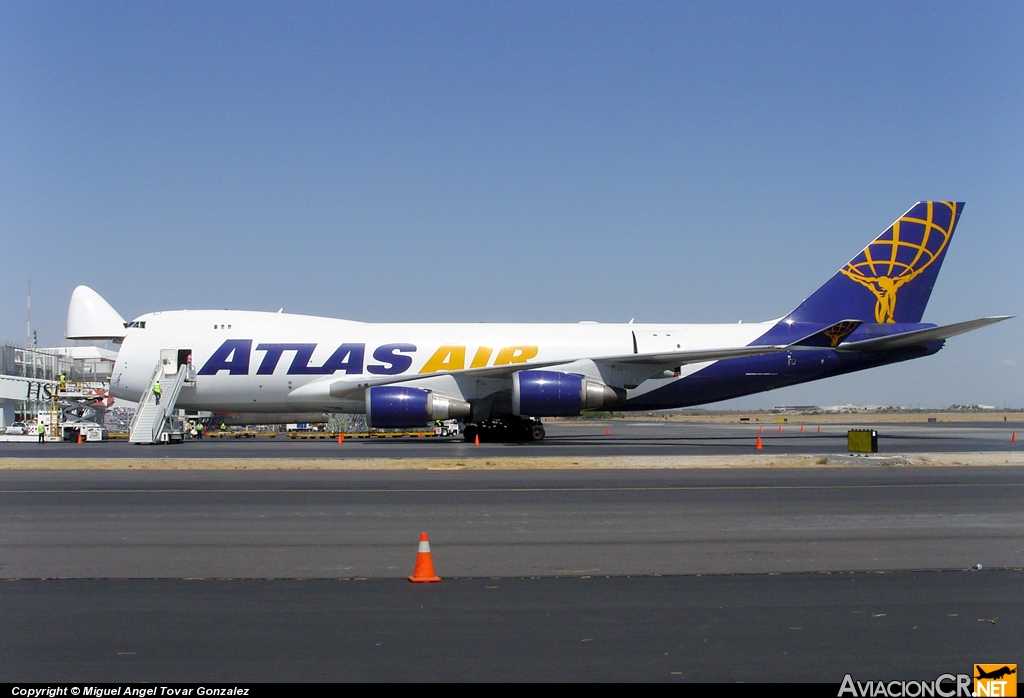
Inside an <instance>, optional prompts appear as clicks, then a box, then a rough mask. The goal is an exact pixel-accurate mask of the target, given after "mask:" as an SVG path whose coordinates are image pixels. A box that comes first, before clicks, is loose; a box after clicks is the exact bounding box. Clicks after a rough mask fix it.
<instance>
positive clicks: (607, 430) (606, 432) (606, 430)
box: [604, 429, 612, 436]
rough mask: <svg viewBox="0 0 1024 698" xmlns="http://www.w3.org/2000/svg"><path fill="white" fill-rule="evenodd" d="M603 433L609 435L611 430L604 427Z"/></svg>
mask: <svg viewBox="0 0 1024 698" xmlns="http://www.w3.org/2000/svg"><path fill="white" fill-rule="evenodd" d="M604 435H605V436H611V435H612V430H611V429H605V430H604Z"/></svg>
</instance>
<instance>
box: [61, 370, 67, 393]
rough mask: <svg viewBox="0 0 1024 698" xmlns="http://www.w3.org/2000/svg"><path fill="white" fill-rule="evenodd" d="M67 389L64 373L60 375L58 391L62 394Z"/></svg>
mask: <svg viewBox="0 0 1024 698" xmlns="http://www.w3.org/2000/svg"><path fill="white" fill-rule="evenodd" d="M67 387H68V377H67V375H65V374H64V373H61V374H60V391H61V392H64V390H66V389H67Z"/></svg>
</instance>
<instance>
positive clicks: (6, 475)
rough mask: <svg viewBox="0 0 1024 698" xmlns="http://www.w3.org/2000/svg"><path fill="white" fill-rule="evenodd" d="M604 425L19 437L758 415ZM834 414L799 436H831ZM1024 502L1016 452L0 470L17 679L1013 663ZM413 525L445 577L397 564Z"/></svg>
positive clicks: (462, 676)
mask: <svg viewBox="0 0 1024 698" xmlns="http://www.w3.org/2000/svg"><path fill="white" fill-rule="evenodd" d="M615 424H618V425H619V427H620V428H621V427H622V426H623V425H622V424H621V423H618V422H616V423H615ZM563 429H564V432H563ZM588 429H589V427H587V428H583V427H577V426H567V427H564V428H560V429H552V432H554V433H553V436H552V439H551V440H550V441H546V442H545V443H543V444H539V445H533V446H521V445H504V444H502V445H497V444H496V445H484V446H481V447H480V448H479V449H476V448H474V447H472V446H471V445H468V444H462V443H453V444H444V443H434V442H430V441H426V440H424V441H423V442H419V441H418V440H416V441H410V442H394V441H390V440H389V441H384V442H376V443H374V442H371V443H367V444H361V443H360V442H355V443H351V444H350V443H346V444H345V445H344V446H342V447H338V446H337V444H334V443H325V442H312V443H311V442H296V443H293V442H285V443H267V442H253V441H238V442H232V441H228V442H208V443H202V444H199V443H192V444H185V445H183V446H182V447H180V448H178V447H132V446H129V445H127V444H124V443H114V444H100V445H82V446H76V445H67V446H64V445H58V446H50V445H46V446H36V445H34V444H33V445H30V446H29V445H25V446H22V445H15V448H16V449H23V448H24V449H28V450H29V452H30V453H33V454H34V453H35V452H36V449H38V451H39V452H43V451H46V452H48V453H46V455H47V456H49V457H52V456H53V455H54V453H55V452H57V453H59V452H66V453H68V454H69V455H72V454H73V455H74V456H77V457H81V456H82V454H84V453H89V454H96V457H101V458H102V457H104V456H106V457H108V458H118V457H122V456H120V455H115V454H122V453H128V454H129V455H130V456H131V457H136V458H137V457H139V455H138V452H139V451H142V452H144V453H154V454H160V453H165V452H171V453H174V455H179V452H180V453H186V452H189V451H191V453H188V455H189V456H194V455H198V454H201V453H210V454H218V455H221V454H222V455H224V457H232V458H238V457H242V458H254V457H262V456H265V455H266V454H267V453H278V454H281V453H283V454H285V456H284V457H288V456H291V457H299V458H302V457H309V458H319V457H323V455H324V454H325V453H328V452H330V453H332V454H337V453H339V451H340V452H343V453H345V454H346V455H345V456H342V457H347V454H348V452H349V451H351V452H356V453H359V455H358V457H360V458H365V457H366V454H367V453H378V452H380V453H386V454H389V457H391V456H394V454H395V453H402V454H416V453H434V452H438V451H444V450H445V449H458V450H459V452H460V453H463V454H466V455H464V456H462V457H467V458H468V457H475V458H486V457H490V456H489V455H488V454H490V455H494V454H496V453H506V454H510V455H512V454H514V455H528V454H529V453H538V452H543V450H544V449H548V450H549V452H548V453H546V454H544V455H558V454H563V453H566V452H567V451H568V452H574V451H573V450H574V449H580V452H583V453H586V454H589V455H598V456H603V455H606V454H607V451H605V450H603V449H612V450H613V451H614V449H617V448H623V449H626V451H627V452H629V453H630V454H634V455H635V454H637V453H639V454H641V455H643V454H657V453H658V451H657V449H666V450H668V451H671V452H682V453H698V454H705V455H707V454H711V455H713V454H715V453H727V452H729V451H730V450H731V449H740V448H743V449H749V446H744V445H743V444H742V441H741V439H742V440H749V438H750V434H751V432H752V431H754V432H756V429H757V427H756V426H755V427H753V428H751V427H748V426H746V425H744V426H742V427H720V428H718V427H716V428H714V429H708V428H707V427H706V425H705V426H700V427H698V426H697V425H682V426H680V425H670V426H667V427H661V426H656V427H647V426H633V427H631V428H630V429H632V431H630V430H627V429H623V433H622V434H621V435H618V436H616V435H614V434H613V436H611V437H605V436H604V428H602V427H601V426H598V427H597V429H590V430H589V431H588ZM833 429H834V433H829V432H825V434H824V436H822V437H817V436H816V434H817V432H814V435H813V436H811V437H810V438H806V433H805V435H801V436H803V437H804V438H803V439H802V440H801V441H800V444H802V446H808V447H811V448H820V450H819V451H815V452H817V453H837V452H838V453H842V452H843V447H844V446H845V429H841V428H836V427H833ZM887 430H889V427H882V428H880V429H879V431H880V432H881V433H882V435H883V438H880V446H882V447H883V448H882V450H886V448H889V447H890V446H889V444H891V443H899V444H900V448H899V449H898V450H896V451H895V452H903V453H913V452H915V451H914V450H913V449H914V448H918V447H919V448H922V449H927V451H930V452H934V451H936V450H941V449H940V448H937V447H936V442H941V441H943V440H945V441H947V442H948V443H949V450H951V451H972V450H974V451H983V450H996V447H997V446H1001V447H1002V448H1003V449H1005V448H1007V447H1008V444H1007V443H1006V442H1007V439H1008V434H1007V431H1006V430H1005V429H1003V428H1002V427H1001V426H993V425H987V426H982V427H977V426H969V425H953V426H949V425H945V424H943V425H941V426H940V427H938V428H936V427H935V426H934V425H928V426H926V425H914V426H901V427H899V428H894V429H892V430H891V431H890V432H889V433H888V435H887ZM767 431H768V429H766V432H767ZM594 432H597V433H594ZM648 433H653V434H655V435H656V436H655V437H653V438H651V437H648V436H644V435H645V434H648ZM708 434H711V435H712V436H708ZM801 436H793V437H788V436H786V434H785V429H784V434H783V436H782V437H778V436H777V433H776V435H773V436H772V438H771V439H769V438H764V440H765V442H766V445H767V446H769V447H778V448H792V449H793V452H808V451H807V449H806V448H802V447H801V448H799V449H798V448H796V447H794V446H792V445H789V446H787V445H786V444H787V443H790V444H791V443H792V442H796V440H797V439H800V438H801ZM790 438H791V440H792V441H791V442H786V441H783V440H782V439H790ZM608 439H611V440H612V442H613V443H609V442H608ZM775 439H779V440H778V441H776V440H775ZM349 446H352V447H353V448H351V449H349ZM904 446H906V447H904ZM11 447H12V445H11V444H3V445H0V455H2V456H6V457H10V456H11V455H12V452H11ZM538 447H539V448H538ZM1012 447H1013V448H1015V447H1016V445H1015V444H1014V445H1013V446H1012ZM650 449H654V450H653V451H652V450H650ZM890 452H894V451H890ZM300 454H304V455H300ZM27 455H28V454H27ZM449 455H450V452H449V454H445V456H444V457H449ZM212 457H216V455H214V456H212ZM402 457H410V458H422V457H424V456H416V455H404V456H402ZM608 457H609V458H612V457H613V456H612V455H610V454H609V455H608ZM1022 494H1024V467H1021V466H1012V465H1008V466H999V467H977V466H975V467H952V466H951V467H878V466H873V467H863V466H862V467H826V468H818V467H805V468H782V469H758V468H747V469H732V470H730V469H664V470H621V469H607V470H606V469H602V470H573V471H557V470H545V471H536V470H515V471H508V470H505V471H488V470H477V471H444V470H407V471H380V470H376V471H375V470H370V471H353V470H329V471H296V470H276V471H252V470H246V471H238V470H203V471H170V470H155V471H128V470H99V469H97V470H70V471H68V470H39V469H27V470H23V469H16V470H0V578H3V579H6V580H8V581H4V582H3V583H2V584H3V586H2V589H3V592H4V593H3V594H0V617H2V618H3V620H4V631H3V632H2V633H0V681H22V682H23V681H61V680H64V681H117V682H123V681H263V680H275V681H282V680H306V681H317V680H320V681H331V680H333V681H341V680H408V681H423V680H551V681H570V680H572V681H580V680H583V681H586V680H590V681H604V680H609V681H610V680H630V681H671V680H682V681H693V680H699V681H736V680H742V681H765V680H796V681H824V682H829V683H833V684H836V685H838V683H839V682H840V681H841V679H842V677H843V675H844V674H845V673H848V672H849V673H852V675H853V676H854V678H856V679H858V680H869V679H871V680H880V679H884V680H909V679H922V680H931V679H934V678H935V677H936V676H937V675H938V674H939V673H944V672H950V673H967V672H970V670H971V664H973V663H974V662H981V661H986V662H987V661H994V662H1008V663H1012V662H1017V661H1018V660H1019V653H1020V648H1021V647H1024V601H1022V595H1021V593H1020V590H1021V589H1022V588H1024V584H1022V582H1024V572H1022V571H1021V569H1022V568H1024V504H1022V503H1021V502H1024V497H1022ZM421 530H426V531H428V532H429V533H430V537H431V545H432V549H433V557H434V563H435V567H436V570H437V572H438V574H439V575H440V576H441V577H442V578H443V579H444V581H442V582H441V583H440V584H437V585H413V584H410V583H409V582H407V581H405V579H404V577H405V576H406V575H408V574H411V572H412V567H413V562H414V560H415V555H416V542H417V539H418V534H419V532H420V531H421ZM978 564H980V565H981V566H982V569H981V570H980V571H977V570H972V568H974V567H975V566H976V565H978Z"/></svg>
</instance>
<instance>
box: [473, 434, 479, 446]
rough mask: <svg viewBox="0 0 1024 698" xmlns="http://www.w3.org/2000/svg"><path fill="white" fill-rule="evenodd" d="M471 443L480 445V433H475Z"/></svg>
mask: <svg viewBox="0 0 1024 698" xmlns="http://www.w3.org/2000/svg"><path fill="white" fill-rule="evenodd" d="M473 445H474V446H479V445H480V435H479V434H477V435H476V436H474V437H473Z"/></svg>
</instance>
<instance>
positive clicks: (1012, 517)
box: [0, 466, 1024, 578]
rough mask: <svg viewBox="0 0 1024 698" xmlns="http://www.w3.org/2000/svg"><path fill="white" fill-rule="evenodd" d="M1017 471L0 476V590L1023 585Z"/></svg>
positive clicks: (1023, 530) (1022, 477)
mask: <svg viewBox="0 0 1024 698" xmlns="http://www.w3.org/2000/svg"><path fill="white" fill-rule="evenodd" d="M1022 502H1024V467H1019V466H1004V467H945V468H878V467H861V468H824V469H819V468H796V469H782V470H757V469H755V470H726V469H721V470H719V469H714V470H685V469H673V470H646V471H645V470H641V471H637V470H602V471H544V472H536V471H474V472H451V471H393V472H392V471H388V472H382V471H369V472H365V471H328V472H320V471H227V472H223V471H202V472H190V471H184V472H183V471H147V472H127V471H109V470H105V471H88V472H82V471H72V472H67V471H0V576H3V577H18V578H25V577H78V578H92V577H116V578H121V577H137V578H153V577H166V578H185V577H203V578H209V577H220V578H243V577H244V578H296V577H298V578H310V577H327V578H339V577H371V578H386V577H391V578H400V577H404V576H407V575H408V574H411V569H412V563H413V559H414V555H415V546H416V542H417V540H418V535H419V533H420V531H427V532H429V534H430V536H431V540H432V541H433V545H434V550H435V552H434V555H435V559H436V564H437V566H438V572H439V574H442V575H444V576H448V577H452V576H455V577H465V576H475V577H491V576H532V575H581V574H602V575H627V574H641V575H643V574H697V573H700V574H721V573H768V572H817V571H839V570H876V569H884V570H894V569H949V568H952V569H963V568H967V567H970V566H972V565H975V564H977V563H981V564H982V565H984V566H985V567H993V566H994V567H1019V566H1024V503H1022Z"/></svg>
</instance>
